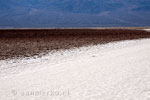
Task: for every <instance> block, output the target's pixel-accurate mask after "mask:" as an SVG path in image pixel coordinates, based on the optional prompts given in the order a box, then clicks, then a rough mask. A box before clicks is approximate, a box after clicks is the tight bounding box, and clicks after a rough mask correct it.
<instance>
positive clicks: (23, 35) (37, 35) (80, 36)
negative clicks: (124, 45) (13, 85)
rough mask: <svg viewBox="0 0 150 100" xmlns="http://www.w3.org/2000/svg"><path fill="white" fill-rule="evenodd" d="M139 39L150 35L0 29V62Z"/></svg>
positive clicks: (123, 31)
mask: <svg viewBox="0 0 150 100" xmlns="http://www.w3.org/2000/svg"><path fill="white" fill-rule="evenodd" d="M139 38H150V32H146V31H143V30H137V29H1V30H0V60H5V59H12V58H19V57H31V56H34V55H40V54H41V53H44V54H46V53H48V52H49V51H52V50H60V49H70V48H73V47H81V46H87V45H97V44H104V43H108V42H112V41H120V40H131V39H139Z"/></svg>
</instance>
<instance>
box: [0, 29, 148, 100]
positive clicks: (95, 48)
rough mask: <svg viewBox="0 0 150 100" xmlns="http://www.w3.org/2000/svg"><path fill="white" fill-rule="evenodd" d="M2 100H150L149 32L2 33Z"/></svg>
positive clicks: (56, 30) (2, 31) (12, 30)
mask: <svg viewBox="0 0 150 100" xmlns="http://www.w3.org/2000/svg"><path fill="white" fill-rule="evenodd" d="M0 100H150V32H149V29H132V28H131V29H129V28H128V29H124V28H123V29H44V30H41V29H20V30H18V29H9V30H5V29H3V30H0Z"/></svg>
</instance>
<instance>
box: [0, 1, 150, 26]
mask: <svg viewBox="0 0 150 100" xmlns="http://www.w3.org/2000/svg"><path fill="white" fill-rule="evenodd" d="M149 17H150V1H149V0H0V27H78V26H79V27H82V26H83V27H84V26H85V27H90V26H139V25H141V26H148V25H150V19H149Z"/></svg>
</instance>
